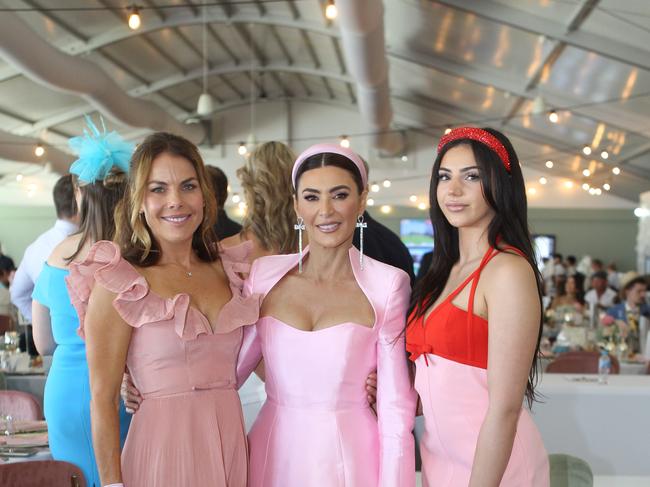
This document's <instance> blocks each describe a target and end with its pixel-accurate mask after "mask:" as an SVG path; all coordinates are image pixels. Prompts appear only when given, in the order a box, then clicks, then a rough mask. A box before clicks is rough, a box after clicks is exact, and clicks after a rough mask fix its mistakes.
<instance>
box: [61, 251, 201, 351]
mask: <svg viewBox="0 0 650 487" xmlns="http://www.w3.org/2000/svg"><path fill="white" fill-rule="evenodd" d="M95 283H97V284H99V285H101V286H103V287H104V288H105V289H107V290H108V291H110V292H112V293H115V294H116V295H117V296H116V297H115V299H114V300H113V306H114V307H115V310H116V311H117V312H118V314H119V315H120V316H121V317H122V319H123V320H124V321H125V322H126V323H127V324H129V325H131V326H133V327H134V328H139V327H141V326H142V325H145V324H148V323H169V322H171V323H172V324H173V326H174V331H175V332H176V334H177V335H178V336H179V337H180V338H182V339H183V340H192V339H194V338H196V337H197V336H198V335H199V334H201V333H210V332H211V328H210V323H209V322H208V320H207V318H205V317H204V316H203V315H202V314H201V313H200V312H199V311H198V310H195V309H192V308H190V297H189V296H188V295H187V294H178V295H176V296H174V297H173V298H169V299H168V298H163V297H162V296H159V295H157V294H155V293H152V292H150V290H149V284H148V283H147V280H146V279H145V278H144V276H143V275H142V274H140V273H139V272H138V271H137V270H136V269H135V267H133V266H132V265H131V264H130V263H129V262H127V261H126V260H124V259H123V258H122V256H121V254H120V249H119V247H118V246H117V245H116V244H115V243H113V242H108V241H100V242H97V243H95V244H94V245H93V246H92V247H91V249H90V251H89V252H88V256H87V257H86V258H85V259H84V261H83V262H81V263H78V262H73V263H71V264H70V275H69V276H68V277H66V286H67V287H68V292H69V294H70V301H71V302H72V305H73V306H74V307H75V309H76V310H77V314H78V315H79V328H78V329H77V333H78V334H79V336H81V337H82V338H84V320H85V317H86V310H87V309H88V300H89V298H90V293H91V292H92V289H93V287H94V286H95Z"/></svg>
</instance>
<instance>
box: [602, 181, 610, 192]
mask: <svg viewBox="0 0 650 487" xmlns="http://www.w3.org/2000/svg"><path fill="white" fill-rule="evenodd" d="M603 189H604V190H605V191H609V190H610V189H612V187H611V186H610V185H609V183H605V184H603Z"/></svg>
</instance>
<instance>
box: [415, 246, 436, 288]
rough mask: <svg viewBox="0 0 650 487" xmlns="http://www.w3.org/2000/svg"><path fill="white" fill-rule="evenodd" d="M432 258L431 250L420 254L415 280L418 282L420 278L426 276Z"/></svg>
mask: <svg viewBox="0 0 650 487" xmlns="http://www.w3.org/2000/svg"><path fill="white" fill-rule="evenodd" d="M432 260H433V251H431V252H427V253H426V254H424V255H423V256H422V259H421V260H420V268H419V269H418V275H417V276H415V282H418V281H419V280H420V279H422V278H423V277H424V276H426V274H427V272H428V271H429V267H431V261H432Z"/></svg>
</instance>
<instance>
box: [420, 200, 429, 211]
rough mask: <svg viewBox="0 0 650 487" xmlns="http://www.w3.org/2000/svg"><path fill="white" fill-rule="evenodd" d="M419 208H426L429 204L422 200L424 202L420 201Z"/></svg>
mask: <svg viewBox="0 0 650 487" xmlns="http://www.w3.org/2000/svg"><path fill="white" fill-rule="evenodd" d="M418 208H419V209H420V210H426V209H427V204H426V203H425V202H424V201H422V202H420V203H418Z"/></svg>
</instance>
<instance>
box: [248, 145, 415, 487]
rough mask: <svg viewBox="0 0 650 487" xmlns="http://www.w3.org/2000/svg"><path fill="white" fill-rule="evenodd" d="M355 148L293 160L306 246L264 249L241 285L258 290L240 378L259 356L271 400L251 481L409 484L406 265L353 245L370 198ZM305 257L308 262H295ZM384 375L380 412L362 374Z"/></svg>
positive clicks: (256, 430) (257, 485)
mask: <svg viewBox="0 0 650 487" xmlns="http://www.w3.org/2000/svg"><path fill="white" fill-rule="evenodd" d="M365 174H366V172H365V168H364V166H363V163H362V161H361V160H360V158H359V157H358V156H357V155H356V154H354V153H353V152H352V151H349V150H345V149H342V148H341V147H339V146H336V145H325V144H323V145H319V146H314V147H312V148H310V149H307V150H306V151H305V152H304V153H303V154H301V155H300V156H299V157H298V159H297V161H296V164H295V166H294V172H293V182H294V187H296V186H297V191H296V193H297V194H296V212H297V213H298V215H299V216H300V219H299V223H298V228H299V231H302V229H303V227H302V226H303V225H304V229H305V230H306V232H307V234H308V236H309V241H310V249H309V251H307V250H305V251H304V252H303V253H301V254H290V255H283V256H270V257H261V258H259V259H257V260H256V261H255V262H254V263H253V266H252V269H251V273H250V275H249V277H248V279H247V281H246V283H245V294H246V295H262V297H263V299H264V302H263V305H262V309H261V311H260V315H261V318H260V320H259V321H258V322H257V324H256V326H255V327H249V328H247V330H246V336H245V338H244V344H243V345H242V350H241V353H240V357H239V365H238V379H239V381H240V382H242V381H243V380H245V378H246V377H247V376H248V374H250V372H251V370H252V369H253V368H254V367H255V366H256V365H257V363H258V362H259V360H260V358H261V357H262V356H263V357H264V364H265V370H266V380H265V384H266V393H267V400H266V402H265V404H264V406H263V407H262V410H261V412H260V414H259V416H258V417H257V420H256V422H255V424H254V425H253V427H252V429H251V431H250V433H249V436H248V440H249V448H250V450H249V451H250V478H249V486H250V487H323V486H327V487H378V486H385V487H412V486H413V485H414V483H415V468H414V445H413V437H412V434H411V430H412V428H413V423H414V414H415V395H414V391H413V389H412V386H411V382H410V379H409V374H408V369H407V361H406V354H405V348H404V334H403V331H404V325H405V318H406V309H407V306H408V299H409V294H410V286H409V277H408V276H407V275H406V273H404V272H403V271H401V270H399V269H396V268H394V267H392V266H389V265H386V264H382V263H380V262H377V261H374V260H372V259H369V258H367V257H364V258H363V262H362V259H361V255H360V253H359V251H357V250H356V249H355V248H354V247H352V237H353V233H354V229H355V222H356V221H357V217H358V215H361V214H363V209H364V207H365V198H366V195H367V180H366V176H365ZM299 262H301V263H299ZM373 370H377V374H378V381H377V382H378V390H377V413H376V415H375V414H374V413H373V411H372V410H371V409H370V407H369V406H368V402H367V397H366V391H365V386H366V377H367V376H368V374H369V373H371V372H372V371H373Z"/></svg>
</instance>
